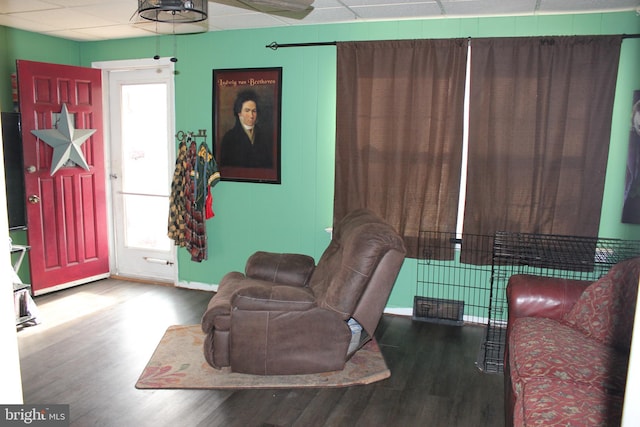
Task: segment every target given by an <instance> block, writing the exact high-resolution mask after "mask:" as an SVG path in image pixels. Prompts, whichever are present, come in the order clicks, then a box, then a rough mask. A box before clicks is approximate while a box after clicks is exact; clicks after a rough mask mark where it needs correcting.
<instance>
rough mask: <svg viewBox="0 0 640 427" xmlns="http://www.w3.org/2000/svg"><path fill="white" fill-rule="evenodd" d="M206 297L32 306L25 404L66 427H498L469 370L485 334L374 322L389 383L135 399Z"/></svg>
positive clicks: (81, 295)
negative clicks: (163, 349) (41, 408)
mask: <svg viewBox="0 0 640 427" xmlns="http://www.w3.org/2000/svg"><path fill="white" fill-rule="evenodd" d="M210 297H211V294H210V293H208V292H204V291H196V290H187V289H180V288H173V287H165V286H159V285H147V284H141V283H131V282H126V281H123V280H114V279H107V280H101V281H98V282H94V283H90V284H87V285H82V286H78V287H75V288H72V289H67V290H64V291H59V292H56V293H53V294H48V295H43V296H40V297H36V303H37V304H38V307H39V310H40V318H41V320H42V323H41V324H40V325H37V326H32V327H27V328H24V329H22V330H20V331H19V333H18V340H19V346H20V358H21V369H22V380H23V391H24V401H25V403H45V404H47V403H48V404H54V403H66V404H69V405H70V412H71V425H72V426H117V427H129V426H131V427H138V426H140V427H146V426H161V427H162V426H172V427H183V426H225V427H227V426H242V427H247V426H263V427H266V426H304V427H308V426H367V427H371V426H403V427H404V426H433V427H439V426H446V427H456V426H459V427H464V426H470V427H471V426H472V427H482V426H487V427H500V426H503V425H504V422H503V398H502V395H503V385H502V381H503V379H502V375H496V374H484V373H482V372H480V371H479V370H478V369H477V368H476V367H475V365H474V362H475V360H476V356H477V352H478V350H479V348H480V343H481V341H482V337H483V333H484V328H482V327H479V326H463V327H456V326H445V325H437V324H432V323H423V322H412V321H411V319H410V318H408V317H401V316H390V315H385V316H383V318H382V320H381V322H380V325H379V327H378V330H377V331H376V338H377V340H378V343H379V344H380V346H381V349H382V352H383V354H384V357H385V360H386V361H387V365H388V366H389V368H390V370H391V377H390V378H389V379H387V380H384V381H381V382H378V383H375V384H371V385H367V386H356V387H348V388H338V389H291V390H239V391H228V390H226V391H223V390H137V389H136V388H135V387H134V385H135V383H136V381H137V379H138V376H139V375H140V373H141V372H142V369H143V368H144V366H145V365H146V363H147V361H148V360H149V358H150V356H151V354H152V353H153V351H154V349H155V347H156V345H157V344H158V342H159V341H160V338H161V337H162V335H163V333H164V331H165V330H166V328H167V327H168V326H170V325H175V324H196V323H199V321H200V316H201V315H202V313H203V312H204V309H205V307H206V305H207V302H208V301H209V299H210Z"/></svg>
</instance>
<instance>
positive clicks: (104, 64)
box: [91, 57, 178, 286]
mask: <svg viewBox="0 0 640 427" xmlns="http://www.w3.org/2000/svg"><path fill="white" fill-rule="evenodd" d="M91 66H92V67H93V68H99V69H101V70H102V90H103V94H104V96H103V97H102V103H103V106H102V107H103V115H104V123H109V114H110V96H109V90H110V82H111V79H110V73H111V72H113V71H122V70H126V71H134V70H147V69H152V68H158V67H168V68H169V71H170V73H171V74H172V75H173V74H174V71H175V64H174V63H173V62H171V58H168V57H167V58H160V59H149V58H142V59H130V60H129V59H127V60H116V61H97V62H92V63H91ZM168 91H169V97H170V99H173V100H174V101H175V80H174V79H172V80H171V82H170V84H169V87H168ZM168 108H169V115H170V116H171V117H174V118H175V102H173V103H172V104H171V105H169V106H168ZM169 127H170V130H171V133H172V134H173V135H175V133H176V130H175V119H174V120H172V121H171V122H170V123H169ZM104 141H105V144H104V148H105V179H106V181H107V182H106V191H107V195H108V197H107V223H108V226H109V230H108V231H109V233H108V234H109V269H110V271H111V274H112V275H117V274H118V269H117V256H116V253H115V251H116V245H115V233H116V230H115V223H114V212H113V210H114V209H113V185H112V179H111V175H112V173H113V171H112V165H111V128H110V126H105V129H104ZM169 157H170V161H171V162H172V163H175V159H176V150H175V149H174V150H171V151H170V153H169ZM168 214H169V213H168V212H167V215H168ZM173 257H174V259H173V266H174V267H173V285H174V286H175V285H176V284H177V283H178V263H177V251H173Z"/></svg>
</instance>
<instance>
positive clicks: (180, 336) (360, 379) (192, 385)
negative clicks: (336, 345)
mask: <svg viewBox="0 0 640 427" xmlns="http://www.w3.org/2000/svg"><path fill="white" fill-rule="evenodd" d="M203 342H204V334H203V333H202V330H201V329H200V325H188V326H170V327H169V328H168V329H167V331H166V332H165V334H164V336H163V337H162V339H161V340H160V343H159V344H158V347H157V348H156V350H155V352H154V353H153V355H152V356H151V360H149V363H148V364H147V366H146V368H145V369H144V371H143V372H142V374H141V375H140V378H139V379H138V382H137V383H136V388H138V389H243V388H268V389H277V388H300V387H347V386H351V385H358V384H370V383H373V382H376V381H381V380H383V379H385V378H389V376H390V375H391V372H390V371H389V369H388V368H387V365H386V364H385V362H384V357H383V356H382V353H380V349H379V347H378V345H377V343H376V342H375V341H374V340H372V341H370V342H369V343H367V344H366V345H365V346H364V347H363V348H361V349H360V350H359V351H358V352H357V353H356V354H355V355H353V357H351V359H350V360H349V361H348V362H347V364H346V367H345V369H344V370H342V371H336V372H326V373H322V374H308V375H268V376H261V375H249V374H238V373H234V372H231V371H230V370H229V368H223V369H221V370H217V369H213V368H212V367H211V366H209V365H208V364H207V362H206V361H205V360H204V354H203V349H202V345H203Z"/></svg>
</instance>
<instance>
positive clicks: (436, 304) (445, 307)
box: [413, 296, 464, 326]
mask: <svg viewBox="0 0 640 427" xmlns="http://www.w3.org/2000/svg"><path fill="white" fill-rule="evenodd" d="M463 314H464V301H454V300H446V299H439V298H426V297H420V296H415V297H414V298H413V320H418V321H421V322H433V323H440V324H445V325H458V326H461V325H463V324H464V320H463V319H462V316H463Z"/></svg>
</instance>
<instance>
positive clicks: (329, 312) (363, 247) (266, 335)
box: [202, 209, 405, 375]
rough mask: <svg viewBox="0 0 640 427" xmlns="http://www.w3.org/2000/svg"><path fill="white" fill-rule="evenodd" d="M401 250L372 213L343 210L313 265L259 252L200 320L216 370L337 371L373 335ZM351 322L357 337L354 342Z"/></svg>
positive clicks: (227, 280)
mask: <svg viewBox="0 0 640 427" xmlns="http://www.w3.org/2000/svg"><path fill="white" fill-rule="evenodd" d="M404 255H405V247H404V244H403V241H402V238H401V237H400V236H399V235H398V234H397V233H396V232H395V231H394V230H393V228H392V227H391V226H390V225H388V224H387V223H385V222H384V221H382V220H381V219H380V218H378V217H377V216H376V215H374V214H373V213H372V212H371V211H369V210H365V209H360V210H356V211H353V212H351V213H350V214H348V215H347V216H346V217H345V218H344V219H343V220H342V221H341V222H340V223H339V224H338V225H337V226H336V227H334V230H333V238H332V240H331V243H330V244H329V246H328V247H327V249H326V250H325V252H324V254H323V255H322V257H321V258H320V261H319V262H318V265H317V266H316V265H315V262H314V260H313V258H311V257H309V256H306V255H299V254H275V253H267V252H256V253H255V254H253V255H252V256H251V257H250V258H249V259H248V260H247V264H246V268H245V274H242V273H239V272H231V273H228V274H227V275H225V276H224V277H223V278H222V280H221V281H220V285H219V287H218V292H217V293H216V295H214V297H213V298H212V299H211V301H210V302H209V305H208V308H207V311H206V312H205V313H204V315H203V317H202V330H203V331H204V332H205V333H206V340H205V344H204V354H205V358H206V360H207V362H208V363H209V364H210V365H211V366H213V367H214V368H222V367H227V366H229V367H230V368H231V370H232V371H234V372H242V373H248V374H258V375H288V374H310V373H319V372H328V371H336V370H341V369H343V368H344V365H345V363H346V361H347V360H348V359H349V358H350V357H351V356H352V355H353V354H354V353H355V352H356V351H357V349H359V348H360V347H362V345H364V344H365V343H366V342H367V341H369V340H370V339H371V337H372V336H373V333H374V331H375V329H376V327H377V325H378V321H379V320H380V317H381V316H382V312H383V310H384V307H385V305H386V302H387V299H388V297H389V294H390V293H391V288H392V287H393V284H394V282H395V280H396V277H397V275H398V272H399V271H400V268H401V266H402V263H403V261H404ZM352 318H353V319H355V320H356V321H357V322H358V324H360V325H361V326H362V329H363V331H362V334H361V338H360V340H359V342H358V344H357V345H355V346H351V347H352V350H351V351H348V350H349V348H350V342H351V339H352V334H351V329H350V327H349V325H348V324H347V321H349V320H350V319H352Z"/></svg>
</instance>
